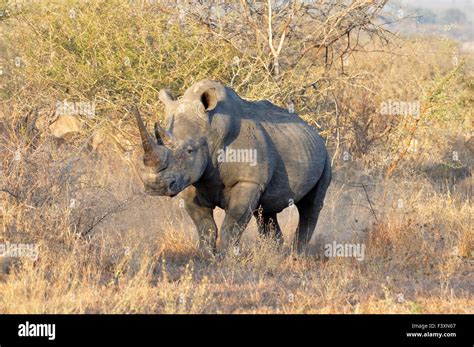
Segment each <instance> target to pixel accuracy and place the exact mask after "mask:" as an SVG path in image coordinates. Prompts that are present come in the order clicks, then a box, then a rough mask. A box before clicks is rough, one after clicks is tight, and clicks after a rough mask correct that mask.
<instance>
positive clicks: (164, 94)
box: [158, 89, 174, 105]
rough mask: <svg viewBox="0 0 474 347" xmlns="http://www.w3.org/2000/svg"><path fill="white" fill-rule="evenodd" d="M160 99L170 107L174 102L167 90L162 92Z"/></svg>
mask: <svg viewBox="0 0 474 347" xmlns="http://www.w3.org/2000/svg"><path fill="white" fill-rule="evenodd" d="M158 97H159V99H160V101H161V102H162V103H163V104H165V105H169V104H170V103H171V102H173V101H174V98H173V96H172V95H171V93H170V92H169V91H168V90H166V89H162V90H160V93H159V94H158Z"/></svg>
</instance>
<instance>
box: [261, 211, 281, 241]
mask: <svg viewBox="0 0 474 347" xmlns="http://www.w3.org/2000/svg"><path fill="white" fill-rule="evenodd" d="M254 216H255V219H256V220H257V228H258V233H259V234H260V236H262V237H264V238H272V239H274V240H275V241H276V242H277V243H278V245H279V246H281V245H283V234H282V232H281V228H280V225H279V224H278V219H277V214H276V213H265V212H263V213H261V214H259V213H258V212H255V213H254Z"/></svg>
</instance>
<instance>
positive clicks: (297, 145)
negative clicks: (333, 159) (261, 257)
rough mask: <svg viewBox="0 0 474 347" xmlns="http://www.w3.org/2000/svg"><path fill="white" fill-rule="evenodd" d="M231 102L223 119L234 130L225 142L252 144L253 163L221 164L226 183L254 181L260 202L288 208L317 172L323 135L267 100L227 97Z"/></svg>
mask: <svg viewBox="0 0 474 347" xmlns="http://www.w3.org/2000/svg"><path fill="white" fill-rule="evenodd" d="M239 99H240V98H239ZM236 102H237V103H238V104H239V105H236ZM232 105H233V106H234V107H232V109H233V111H232V112H231V117H230V118H228V119H232V122H233V123H234V124H233V125H232V127H231V128H232V130H233V131H235V134H233V136H230V137H229V138H230V141H227V145H230V146H234V147H236V148H256V149H257V152H258V165H255V166H250V165H243V164H242V163H238V164H237V163H234V164H229V163H227V164H224V165H221V166H220V168H221V174H222V177H223V178H224V180H225V181H228V182H226V183H229V184H230V185H232V182H236V181H251V182H255V183H257V184H259V185H260V186H261V187H262V190H263V194H262V197H261V199H260V203H261V205H262V207H263V208H264V209H266V210H267V211H269V212H272V211H274V212H279V211H281V210H283V209H284V208H286V207H288V203H289V200H290V199H291V200H293V201H294V202H298V201H299V200H300V199H301V198H302V197H303V196H305V195H306V193H307V192H308V191H309V190H310V189H311V188H312V187H314V185H315V184H316V183H317V181H318V180H319V178H320V177H321V174H322V172H323V169H324V165H325V161H326V156H327V152H326V148H325V145H324V141H323V139H322V138H321V137H320V135H319V134H318V133H317V132H316V130H314V129H313V128H312V127H310V126H309V125H308V124H307V123H306V122H304V121H303V120H302V119H301V118H299V117H298V116H297V115H296V114H292V113H289V112H288V111H286V110H284V109H282V108H279V107H277V106H275V105H273V104H271V103H270V102H268V101H258V102H249V101H246V100H243V99H240V100H238V99H237V100H236V99H235V98H234V97H232ZM225 185H227V184H225Z"/></svg>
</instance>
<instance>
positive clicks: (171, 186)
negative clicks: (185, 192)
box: [145, 177, 182, 197]
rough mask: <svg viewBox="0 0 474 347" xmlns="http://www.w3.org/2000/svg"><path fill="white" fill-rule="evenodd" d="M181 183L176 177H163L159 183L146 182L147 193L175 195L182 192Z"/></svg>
mask: <svg viewBox="0 0 474 347" xmlns="http://www.w3.org/2000/svg"><path fill="white" fill-rule="evenodd" d="M181 190H182V189H181V188H180V184H179V183H178V180H177V179H176V178H174V177H169V178H162V179H161V180H160V181H159V183H158V184H146V183H145V193H146V194H148V195H152V196H169V197H174V196H176V195H178V194H179V193H180V192H181Z"/></svg>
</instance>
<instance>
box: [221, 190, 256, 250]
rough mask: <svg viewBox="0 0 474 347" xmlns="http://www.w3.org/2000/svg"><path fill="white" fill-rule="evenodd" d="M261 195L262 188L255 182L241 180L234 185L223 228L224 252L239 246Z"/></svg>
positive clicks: (222, 241) (222, 248) (222, 243)
mask: <svg viewBox="0 0 474 347" xmlns="http://www.w3.org/2000/svg"><path fill="white" fill-rule="evenodd" d="M260 195H261V189H260V187H259V185H257V184H255V183H250V182H240V183H237V184H236V185H235V186H234V187H232V190H231V191H230V194H229V198H228V204H227V209H226V214H225V218H224V221H223V223H222V228H221V251H222V253H226V252H228V250H229V249H230V248H231V247H232V248H235V247H238V246H239V242H240V237H241V236H242V233H243V232H244V230H245V228H246V227H247V224H248V223H249V221H250V219H251V218H252V214H253V212H254V210H255V209H256V208H257V205H258V202H259V200H260Z"/></svg>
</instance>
